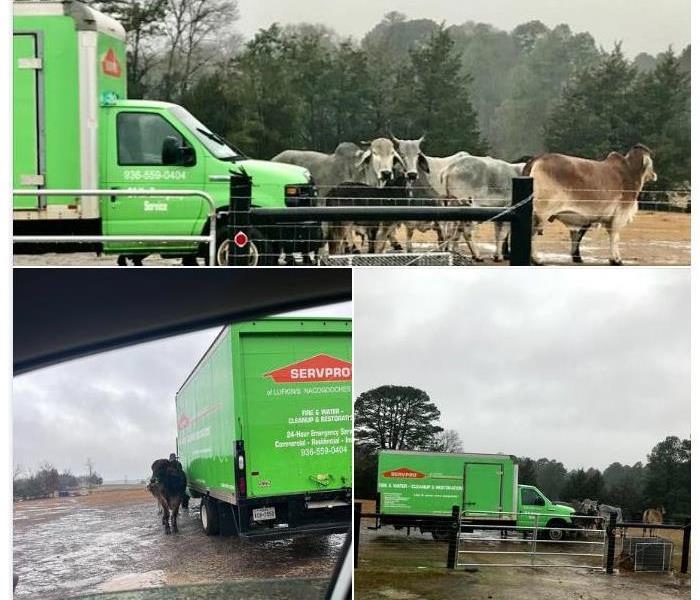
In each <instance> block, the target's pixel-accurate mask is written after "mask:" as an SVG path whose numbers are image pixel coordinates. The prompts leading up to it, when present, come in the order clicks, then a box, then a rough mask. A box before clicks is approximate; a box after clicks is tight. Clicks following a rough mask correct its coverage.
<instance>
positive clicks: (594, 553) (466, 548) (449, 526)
mask: <svg viewBox="0 0 700 600" xmlns="http://www.w3.org/2000/svg"><path fill="white" fill-rule="evenodd" d="M494 514H495V513H494ZM481 515H482V516H486V513H481ZM508 515H509V516H510V518H509V519H508V520H504V521H503V522H501V523H496V522H493V519H492V520H491V521H490V522H483V523H479V522H478V521H475V520H474V516H475V514H474V513H471V514H470V513H464V512H461V511H460V509H459V507H453V511H452V515H444V516H442V517H441V518H439V519H436V520H435V527H434V528H435V529H436V530H438V532H439V533H440V535H439V536H436V535H435V534H434V535H433V538H434V539H436V540H439V541H443V542H447V556H446V557H445V562H444V563H443V564H444V565H445V566H446V567H447V568H448V569H455V568H458V567H464V568H482V567H483V568H487V567H509V568H522V567H525V568H542V569H546V568H554V569H559V568H577V569H593V570H596V571H604V572H606V573H608V574H612V573H614V571H615V566H616V561H617V560H618V558H619V557H620V552H621V551H622V550H623V545H624V544H625V539H626V538H625V534H624V532H625V531H626V530H627V529H629V528H641V527H645V526H646V527H647V529H648V528H649V525H648V524H646V525H645V524H643V523H631V522H624V521H622V522H617V515H616V514H611V515H610V517H609V518H603V523H604V526H603V528H602V529H597V528H596V529H587V528H584V527H570V526H569V527H548V526H547V525H546V523H545V524H544V525H543V526H541V525H539V522H538V520H539V519H540V518H542V519H544V518H545V517H546V518H548V519H551V518H552V515H545V514H544V513H520V514H517V513H508ZM518 516H520V517H521V518H522V517H526V518H532V517H534V519H535V522H534V524H532V525H525V524H522V523H521V524H520V525H518V523H517V522H515V519H514V518H513V517H515V518H516V519H517V517H518ZM574 516H575V518H576V519H578V520H585V519H589V520H590V521H591V523H592V524H593V523H595V524H596V525H598V522H600V519H601V517H600V516H599V515H593V516H587V515H578V514H576V515H574ZM382 517H386V516H385V515H382V514H381V513H379V512H363V511H362V505H361V503H359V502H357V503H355V505H354V517H353V525H354V556H355V566H356V567H357V566H358V564H359V556H360V552H362V549H361V543H360V542H361V539H362V536H361V521H362V519H372V520H373V521H374V524H373V526H370V527H368V529H370V530H378V529H381V528H382ZM438 521H439V522H438ZM422 525H423V526H425V522H422ZM384 526H386V524H385V525H384ZM414 527H416V528H419V529H421V531H423V530H424V529H423V527H419V526H418V525H414ZM656 528H658V529H664V530H680V531H683V541H682V544H681V553H682V554H681V561H680V569H679V571H680V573H684V574H685V573H687V572H688V565H689V555H690V522H689V521H688V522H687V523H686V524H684V525H674V524H663V525H661V524H659V525H658V526H657V527H656ZM479 530H482V531H484V532H486V536H485V537H484V536H483V535H482V536H480V535H479V534H474V535H471V534H473V533H474V532H475V531H479ZM550 530H558V531H561V532H562V533H563V534H564V535H562V538H561V539H556V540H551V539H540V534H546V533H547V532H549V531H550ZM617 530H622V532H623V534H622V535H620V536H616V535H615V532H616V531H617ZM493 531H501V532H509V533H511V534H512V533H513V532H515V533H516V534H517V535H516V536H515V537H508V534H507V533H502V536H503V537H495V536H493V535H489V533H488V532H493ZM426 532H427V528H426ZM518 536H522V539H519V537H518ZM567 536H568V537H569V538H570V539H566V537H567ZM582 538H583V539H582ZM388 539H391V538H388ZM647 539H648V540H649V544H657V545H658V544H661V545H663V544H664V543H666V542H665V541H664V540H659V539H657V538H653V537H650V538H647ZM420 543H421V544H425V543H428V542H426V541H422V542H420ZM499 544H507V545H508V547H504V548H503V549H500V548H498V547H497V545H499ZM511 544H513V546H515V547H516V548H517V547H518V546H523V547H524V548H525V549H524V550H519V549H516V548H513V547H511V546H510V545H511ZM382 547H383V548H386V545H383V546H382ZM401 547H402V548H404V550H403V552H405V548H406V546H405V545H402V546H401ZM422 547H423V548H425V546H422ZM436 548H439V546H436ZM596 548H599V550H595V549H596ZM431 554H434V553H431ZM667 554H668V553H666V554H664V560H663V561H662V566H664V567H667V566H669V565H670V562H669V560H668V559H667V558H666V556H667ZM470 555H471V556H474V557H484V560H469V561H468V560H466V558H465V557H468V556H470ZM443 556H444V555H443ZM676 556H677V555H676ZM489 557H491V558H493V559H494V561H492V562H488V560H487V559H488V558H489ZM511 557H519V558H521V559H525V560H526V561H527V562H518V561H513V560H508V559H509V558H511ZM634 558H635V560H636V556H635V557H634ZM498 559H505V560H503V561H501V562H498ZM580 559H585V562H582V561H581V560H580ZM588 559H596V560H593V561H592V560H588ZM431 560H434V559H431ZM676 564H677V563H676Z"/></svg>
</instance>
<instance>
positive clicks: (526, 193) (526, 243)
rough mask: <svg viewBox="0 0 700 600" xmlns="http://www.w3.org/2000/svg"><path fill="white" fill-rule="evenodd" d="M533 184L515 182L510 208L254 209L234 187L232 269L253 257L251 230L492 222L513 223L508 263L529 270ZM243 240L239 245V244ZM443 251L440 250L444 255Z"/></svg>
mask: <svg viewBox="0 0 700 600" xmlns="http://www.w3.org/2000/svg"><path fill="white" fill-rule="evenodd" d="M532 185H533V181H532V179H531V178H529V177H518V178H516V179H514V180H513V190H512V205H510V206H506V207H503V206H501V207H488V208H486V207H476V206H464V205H458V206H410V205H408V206H303V207H288V208H259V207H254V206H252V203H251V197H250V195H249V194H245V193H244V194H241V193H236V191H235V190H239V189H240V187H238V188H237V187H236V186H235V185H234V183H233V178H232V184H231V199H230V213H229V235H228V236H227V238H228V239H230V240H233V241H234V243H233V244H231V251H229V253H228V260H229V264H232V265H241V266H244V265H246V264H247V263H248V260H249V256H250V252H251V249H250V243H251V240H252V238H253V236H252V233H251V232H252V230H253V229H254V228H255V227H256V226H270V225H273V224H274V225H278V226H279V225H281V226H282V227H283V226H285V225H293V224H298V223H308V222H313V221H319V222H324V223H344V222H351V223H352V222H355V223H358V222H363V223H364V222H370V223H377V224H379V223H400V222H406V221H421V222H439V221H452V222H471V221H477V222H494V223H510V224H511V232H510V236H511V238H510V239H511V252H510V264H511V265H514V266H528V265H530V260H531V254H532V197H533V188H532ZM237 240H240V241H237ZM440 250H441V249H438V251H440Z"/></svg>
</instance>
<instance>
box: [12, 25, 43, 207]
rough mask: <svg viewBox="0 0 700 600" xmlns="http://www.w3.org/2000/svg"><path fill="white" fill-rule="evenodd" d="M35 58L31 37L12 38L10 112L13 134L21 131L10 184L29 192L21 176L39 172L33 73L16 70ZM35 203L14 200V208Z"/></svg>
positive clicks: (33, 43) (34, 199)
mask: <svg viewBox="0 0 700 600" xmlns="http://www.w3.org/2000/svg"><path fill="white" fill-rule="evenodd" d="M35 57H36V37H35V36H33V35H31V34H26V35H15V36H14V39H13V53H12V61H13V62H12V64H13V85H14V90H15V93H14V95H13V99H12V101H13V102H12V110H13V115H14V119H15V120H14V128H15V131H21V132H22V143H21V144H14V146H13V154H12V162H13V165H14V173H13V179H12V185H13V187H14V188H15V189H16V188H23V189H31V188H32V187H33V186H30V185H24V184H22V182H21V177H22V176H23V175H37V174H38V173H39V157H38V154H37V147H38V131H37V120H36V117H37V103H36V98H37V85H36V71H35V70H34V69H22V68H20V67H19V64H20V63H19V61H20V60H22V59H31V58H35ZM36 203H37V199H36V197H26V198H25V197H22V198H17V200H16V206H18V207H22V208H26V207H31V206H36Z"/></svg>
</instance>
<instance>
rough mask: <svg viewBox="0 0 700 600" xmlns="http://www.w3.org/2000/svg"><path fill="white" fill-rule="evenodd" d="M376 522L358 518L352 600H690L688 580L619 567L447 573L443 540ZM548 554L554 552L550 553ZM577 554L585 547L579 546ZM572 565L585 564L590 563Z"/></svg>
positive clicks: (493, 558) (513, 546)
mask: <svg viewBox="0 0 700 600" xmlns="http://www.w3.org/2000/svg"><path fill="white" fill-rule="evenodd" d="M363 510H366V511H373V510H374V503H373V502H364V503H363ZM373 524H374V521H373V520H372V519H363V520H362V526H361V529H360V546H359V562H358V566H357V568H356V570H355V597H356V598H358V600H360V599H361V600H380V599H381V600H385V599H387V598H410V599H425V600H433V599H435V600H437V599H441V598H491V599H494V600H496V599H497V600H522V598H530V597H534V596H533V595H532V591H533V590H535V589H536V590H537V595H536V597H537V598H542V599H546V600H569V599H570V598H579V599H583V600H618V599H620V598H634V599H635V600H637V599H639V600H652V599H653V600H672V599H689V598H690V577H689V576H682V575H678V574H677V571H676V572H675V573H673V574H654V573H633V572H629V571H625V570H620V571H617V572H616V574H615V575H606V574H605V573H603V572H600V571H594V570H590V569H586V568H541V569H530V568H510V567H479V568H467V567H457V568H456V569H454V570H450V569H447V568H446V566H445V565H446V556H447V544H446V543H440V542H435V541H434V540H433V539H432V538H431V536H430V535H428V534H424V535H421V534H420V533H419V532H416V531H412V532H411V534H410V536H408V535H407V533H406V531H405V530H401V531H397V530H394V529H393V528H390V527H383V528H382V529H380V530H378V531H372V530H369V529H368V526H372V525H373ZM640 533H641V532H640ZM665 533H667V534H671V535H668V536H665V537H673V536H674V535H675V534H676V532H665ZM635 535H636V532H635ZM674 541H675V542H676V548H677V551H676V555H675V557H674V568H675V569H678V567H679V565H678V564H676V563H677V562H678V561H679V560H680V552H679V549H680V539H679V540H674ZM486 546H488V549H489V550H494V549H497V550H499V551H516V550H517V551H520V550H522V547H519V546H518V544H517V543H515V541H514V540H509V541H503V542H484V547H486ZM496 546H497V548H496ZM549 546H551V544H550V545H549ZM618 547H619V546H618ZM573 548H576V546H574V547H573ZM550 550H551V548H548V549H547V551H550ZM570 551H574V550H570ZM581 551H583V552H586V551H590V550H585V548H583V547H582V548H581ZM547 558H548V559H551V560H552V564H557V563H558V562H560V560H559V557H547ZM676 559H677V560H676ZM462 560H466V559H462ZM508 560H511V559H510V558H508ZM575 560H580V561H586V560H588V561H590V558H587V557H582V558H580V559H575ZM479 561H480V562H488V563H491V562H494V563H497V562H503V558H501V557H499V555H496V554H491V555H481V556H480V557H479ZM576 564H578V563H576ZM581 564H584V563H581Z"/></svg>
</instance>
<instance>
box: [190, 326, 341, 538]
mask: <svg viewBox="0 0 700 600" xmlns="http://www.w3.org/2000/svg"><path fill="white" fill-rule="evenodd" d="M351 340H352V332H351V321H350V320H348V319H283V318H270V319H263V320H260V321H251V322H248V323H242V324H236V325H230V326H227V327H225V328H224V329H223V330H222V331H221V333H220V334H219V336H218V337H217V338H216V340H215V341H214V343H213V344H212V346H211V347H210V348H209V349H208V350H207V352H206V354H205V355H204V357H203V358H202V359H201V360H200V361H199V363H198V364H197V366H196V367H195V369H194V370H193V371H192V373H191V374H190V375H189V377H188V378H187V380H186V381H185V382H184V384H183V385H182V387H181V388H180V390H179V391H178V392H177V395H176V408H177V411H176V412H177V429H178V434H177V449H178V454H179V456H180V461H181V462H182V465H183V468H184V469H185V472H186V474H187V480H188V488H189V493H190V495H192V496H193V497H199V498H201V499H202V502H201V508H200V514H201V520H202V526H203V528H204V531H205V532H206V533H207V534H208V535H214V534H216V533H221V534H229V535H230V534H233V535H240V536H242V537H245V538H259V537H264V538H269V537H280V536H291V535H297V534H302V533H338V532H346V531H348V529H349V527H350V522H351V496H352V489H351V482H352V467H351V462H352V459H351V448H352V365H351V353H352V343H351Z"/></svg>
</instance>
